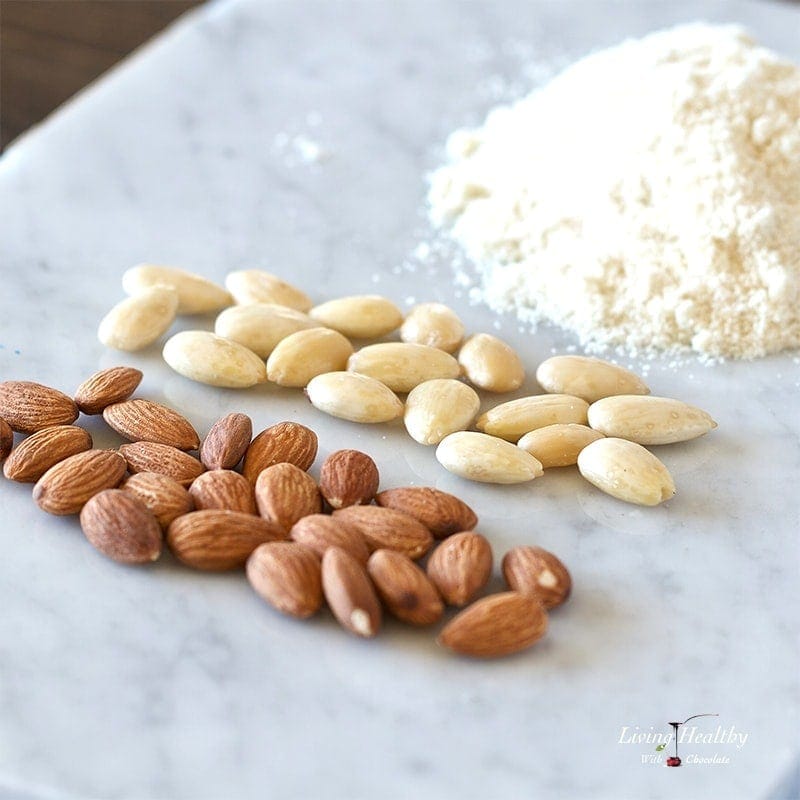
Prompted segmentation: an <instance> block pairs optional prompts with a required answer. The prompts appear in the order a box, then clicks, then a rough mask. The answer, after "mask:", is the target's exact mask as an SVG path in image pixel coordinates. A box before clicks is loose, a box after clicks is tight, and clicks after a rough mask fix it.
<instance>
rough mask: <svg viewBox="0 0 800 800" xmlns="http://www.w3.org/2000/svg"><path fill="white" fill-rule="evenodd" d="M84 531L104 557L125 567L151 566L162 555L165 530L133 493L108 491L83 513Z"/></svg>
mask: <svg viewBox="0 0 800 800" xmlns="http://www.w3.org/2000/svg"><path fill="white" fill-rule="evenodd" d="M81 528H82V529H83V532H84V534H85V535H86V538H87V539H88V540H89V542H91V544H92V545H93V546H94V547H95V548H96V549H97V550H99V551H100V552H101V553H102V554H103V555H105V556H108V557H109V558H112V559H114V561H119V562H120V563H121V564H148V563H150V562H151V561H155V560H156V559H157V558H158V557H159V556H160V555H161V542H162V536H161V527H160V526H159V524H158V521H157V520H156V518H155V517H154V516H153V514H152V513H151V512H150V510H149V509H148V508H147V506H145V504H144V503H143V502H142V501H141V500H139V499H138V498H137V497H134V496H133V495H132V494H130V493H129V492H124V491H122V490H121V489H106V490H105V491H102V492H99V493H98V494H96V495H95V496H94V497H92V498H91V499H90V500H89V501H88V502H87V503H86V505H85V506H84V507H83V509H82V510H81Z"/></svg>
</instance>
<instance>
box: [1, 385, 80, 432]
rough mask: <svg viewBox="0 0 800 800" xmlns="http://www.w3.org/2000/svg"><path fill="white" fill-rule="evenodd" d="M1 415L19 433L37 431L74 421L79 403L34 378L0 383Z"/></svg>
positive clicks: (69, 423)
mask: <svg viewBox="0 0 800 800" xmlns="http://www.w3.org/2000/svg"><path fill="white" fill-rule="evenodd" d="M0 417H2V418H3V420H5V422H6V423H7V424H8V427H9V428H11V429H12V430H14V431H19V432H20V433H36V431H40V430H42V429H43V428H49V427H50V426H51V425H71V424H72V423H73V422H75V420H76V419H77V418H78V407H77V406H76V405H75V403H74V401H73V400H72V398H71V397H67V395H65V394H64V393H63V392H59V391H58V389H52V388H50V387H49V386H44V385H43V384H41V383H35V382H34V381H3V382H2V383H0Z"/></svg>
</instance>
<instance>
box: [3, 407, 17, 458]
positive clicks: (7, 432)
mask: <svg viewBox="0 0 800 800" xmlns="http://www.w3.org/2000/svg"><path fill="white" fill-rule="evenodd" d="M13 447H14V431H12V430H11V426H10V425H9V424H8V423H7V422H6V421H5V420H4V419H3V418H2V417H0V461H2V460H3V459H5V458H8V454H9V453H10V452H11V449H12V448H13Z"/></svg>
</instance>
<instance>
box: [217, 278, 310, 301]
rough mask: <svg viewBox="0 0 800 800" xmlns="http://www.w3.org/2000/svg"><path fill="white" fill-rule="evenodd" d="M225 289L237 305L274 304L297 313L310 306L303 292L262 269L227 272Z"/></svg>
mask: <svg viewBox="0 0 800 800" xmlns="http://www.w3.org/2000/svg"><path fill="white" fill-rule="evenodd" d="M225 288H226V289H227V290H228V291H229V292H230V293H231V294H232V295H233V299H234V300H235V301H236V302H237V303H239V304H247V303H276V304H278V305H282V306H288V307H289V308H295V309H297V310H298V311H308V310H309V309H310V308H311V305H312V304H311V299H310V298H309V296H308V295H307V294H306V293H305V292H303V291H301V290H300V289H298V288H297V287H296V286H292V284H290V283H287V282H286V281H285V280H283V279H282V278H279V277H278V276H277V275H273V274H272V273H271V272H265V271H264V270H263V269H240V270H236V271H235V272H229V273H228V275H227V276H226V278H225Z"/></svg>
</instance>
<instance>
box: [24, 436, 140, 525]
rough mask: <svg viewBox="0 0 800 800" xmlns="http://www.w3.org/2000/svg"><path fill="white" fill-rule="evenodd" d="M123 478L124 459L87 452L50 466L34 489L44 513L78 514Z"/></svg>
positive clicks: (113, 454)
mask: <svg viewBox="0 0 800 800" xmlns="http://www.w3.org/2000/svg"><path fill="white" fill-rule="evenodd" d="M124 475H125V459H124V458H123V457H122V456H121V455H120V454H119V453H117V452H116V451H115V450H87V451H86V452H85V453H78V454H77V455H74V456H70V457H69V458H65V459H64V460H63V461H59V462H58V464H55V465H54V466H52V467H50V469H48V470H47V472H45V473H44V475H42V477H41V478H39V480H38V481H37V482H36V485H35V486H34V487H33V499H34V501H35V502H36V504H37V505H38V506H39V508H41V509H42V510H43V511H47V512H48V513H50V514H57V515H59V516H64V515H67V514H77V513H78V512H79V511H80V510H81V509H82V508H83V506H84V505H85V503H86V502H87V501H88V500H89V499H90V498H92V497H94V495H96V494H97V493H98V492H102V491H103V489H114V488H116V487H117V486H118V485H119V483H120V481H121V480H122V478H123V477H124Z"/></svg>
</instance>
